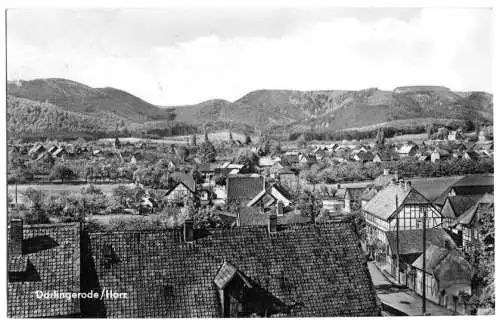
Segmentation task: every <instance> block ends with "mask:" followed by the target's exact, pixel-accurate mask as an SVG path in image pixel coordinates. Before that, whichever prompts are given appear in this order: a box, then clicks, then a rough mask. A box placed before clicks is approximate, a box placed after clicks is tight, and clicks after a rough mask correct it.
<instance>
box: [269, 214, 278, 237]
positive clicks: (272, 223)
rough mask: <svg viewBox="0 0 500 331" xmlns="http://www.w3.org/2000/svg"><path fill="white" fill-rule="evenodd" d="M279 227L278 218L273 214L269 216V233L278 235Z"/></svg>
mask: <svg viewBox="0 0 500 331" xmlns="http://www.w3.org/2000/svg"><path fill="white" fill-rule="evenodd" d="M277 226H278V216H276V215H274V214H271V215H269V233H276V231H277Z"/></svg>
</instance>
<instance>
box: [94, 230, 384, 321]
mask: <svg viewBox="0 0 500 331" xmlns="http://www.w3.org/2000/svg"><path fill="white" fill-rule="evenodd" d="M197 236H198V235H197ZM90 237H91V238H90V241H91V246H92V252H93V256H94V260H95V266H96V272H97V278H98V282H99V284H100V286H101V287H103V288H107V289H113V291H117V292H126V293H128V299H122V300H108V299H105V300H104V307H103V308H102V309H103V311H105V312H106V316H107V317H220V316H221V308H220V301H219V296H218V293H217V286H216V284H215V283H214V280H215V277H216V275H217V273H218V272H219V271H220V268H221V266H222V265H223V263H224V262H228V263H230V264H231V265H232V266H234V267H235V268H237V270H238V272H239V273H240V272H241V273H242V274H244V275H245V277H246V279H248V280H249V281H251V282H252V284H256V285H257V286H258V287H260V288H262V289H263V290H264V291H265V292H266V293H267V294H268V295H271V296H272V297H274V298H275V299H276V300H278V301H279V302H281V303H282V305H283V306H285V307H288V309H287V310H286V311H285V312H282V315H280V316H298V317H300V316H303V317H305V316H315V317H321V316H374V315H379V314H380V309H379V307H378V305H377V300H376V294H375V291H374V288H373V286H372V283H371V280H370V276H369V273H368V270H367V265H366V260H365V258H364V256H363V254H362V252H361V249H360V247H359V244H358V239H357V237H356V235H355V234H354V232H353V230H352V229H351V227H350V226H349V224H347V223H343V222H339V223H327V224H316V225H314V224H308V225H295V226H292V227H289V228H287V229H285V230H282V231H278V232H277V233H276V234H273V235H270V234H269V233H268V231H267V229H266V228H265V227H250V228H233V229H226V230H213V231H212V232H211V233H205V234H200V236H199V238H198V239H197V240H196V241H195V242H193V243H189V244H188V243H184V242H183V241H182V235H181V231H179V230H155V231H128V232H101V233H91V234H90ZM105 245H112V247H113V249H114V252H115V253H116V255H117V257H118V259H119V261H120V262H118V263H116V264H113V265H111V266H110V267H109V268H105V267H104V265H103V263H102V262H103V259H104V256H103V255H104V254H103V250H104V249H103V247H104V246H105Z"/></svg>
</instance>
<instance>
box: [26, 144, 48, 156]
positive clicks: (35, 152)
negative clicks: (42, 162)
mask: <svg viewBox="0 0 500 331" xmlns="http://www.w3.org/2000/svg"><path fill="white" fill-rule="evenodd" d="M45 151H46V149H45V147H43V145H42V144H40V143H36V144H35V145H34V146H33V147H31V149H30V150H29V151H28V155H29V156H30V157H31V158H33V159H36V158H37V157H38V156H39V155H40V154H41V153H43V152H45Z"/></svg>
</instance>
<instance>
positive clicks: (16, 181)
mask: <svg viewBox="0 0 500 331" xmlns="http://www.w3.org/2000/svg"><path fill="white" fill-rule="evenodd" d="M16 209H17V212H18V213H19V207H18V204H17V178H16Z"/></svg>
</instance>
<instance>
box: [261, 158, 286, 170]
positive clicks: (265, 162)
mask: <svg viewBox="0 0 500 331" xmlns="http://www.w3.org/2000/svg"><path fill="white" fill-rule="evenodd" d="M280 161H281V158H280V157H271V156H261V157H260V158H259V167H261V168H271V167H272V166H273V165H274V164H275V163H278V162H280Z"/></svg>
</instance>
